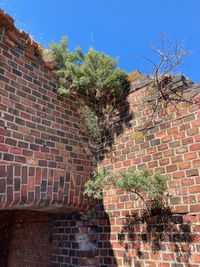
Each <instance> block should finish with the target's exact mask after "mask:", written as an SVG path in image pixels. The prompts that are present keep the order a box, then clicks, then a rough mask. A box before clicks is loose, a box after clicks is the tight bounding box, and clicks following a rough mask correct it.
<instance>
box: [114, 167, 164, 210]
mask: <svg viewBox="0 0 200 267" xmlns="http://www.w3.org/2000/svg"><path fill="white" fill-rule="evenodd" d="M166 181H167V178H166V177H165V176H163V175H161V174H160V173H159V172H156V173H155V174H151V173H150V172H149V170H142V171H129V172H123V173H121V175H120V179H119V180H118V181H117V182H116V187H117V188H122V189H125V190H126V191H129V192H134V193H136V194H137V195H138V196H139V197H140V198H141V199H142V200H143V201H145V198H147V199H148V201H151V204H153V205H155V206H156V207H159V206H161V205H162V198H163V193H164V192H165V191H166Z"/></svg>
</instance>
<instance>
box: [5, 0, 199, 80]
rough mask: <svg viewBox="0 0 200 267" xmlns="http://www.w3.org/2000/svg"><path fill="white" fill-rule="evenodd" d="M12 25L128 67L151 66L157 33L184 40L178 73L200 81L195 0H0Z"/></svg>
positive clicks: (45, 42) (147, 68)
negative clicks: (185, 53)
mask: <svg viewBox="0 0 200 267" xmlns="http://www.w3.org/2000/svg"><path fill="white" fill-rule="evenodd" d="M0 7H1V8H3V9H4V10H5V11H6V12H7V13H9V14H10V15H11V16H13V17H14V18H15V21H16V25H17V26H18V27H19V28H22V29H23V30H25V31H27V32H28V33H29V34H30V35H32V36H33V37H34V39H35V40H37V41H38V42H39V43H41V44H42V45H44V46H46V47H48V44H49V43H50V42H51V41H56V42H58V41H59V40H60V38H61V37H62V36H63V35H67V36H68V38H69V42H70V49H73V48H75V47H76V46H78V45H79V46H81V47H82V48H83V49H84V51H85V52H86V51H87V50H88V48H89V47H91V46H92V47H94V48H95V49H97V50H99V51H104V52H105V53H107V54H109V55H111V56H113V57H118V58H119V66H120V67H122V68H123V69H125V70H126V71H128V72H130V71H132V70H135V69H139V70H140V71H141V72H143V73H148V72H149V71H150V70H151V66H150V65H149V63H147V62H146V61H144V60H143V59H142V57H141V55H145V56H147V57H149V58H152V59H156V58H154V55H153V53H152V51H151V50H150V49H149V45H150V44H155V45H156V46H157V47H159V40H160V35H161V34H165V35H166V36H167V37H168V38H169V39H171V40H173V41H177V42H179V41H184V42H185V45H186V48H187V49H188V50H190V51H192V54H191V55H190V56H188V57H187V58H186V59H185V64H184V65H182V66H181V68H180V70H179V72H182V73H184V74H185V75H186V76H188V77H190V78H191V79H193V80H194V81H200V72H199V68H200V45H199V44H200V26H199V25H200V0H190V1H189V0H168V1H167V0H56V1H53V0H0Z"/></svg>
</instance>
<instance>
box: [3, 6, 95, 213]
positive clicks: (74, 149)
mask: <svg viewBox="0 0 200 267" xmlns="http://www.w3.org/2000/svg"><path fill="white" fill-rule="evenodd" d="M0 25H1V28H0V112H1V116H0V208H1V209H9V208H18V207H23V208H34V209H35V208H37V209H40V208H42V209H44V208H45V207H46V208H48V209H49V210H51V209H53V208H54V207H55V208H56V209H57V208H58V207H59V206H60V207H61V208H62V207H63V205H65V208H67V207H68V208H72V209H76V208H77V209H79V210H80V209H81V208H83V207H85V206H86V204H87V203H86V201H85V200H84V199H83V195H82V192H83V189H82V188H83V184H84V182H85V181H86V179H87V178H88V176H89V173H90V171H91V169H92V165H93V162H94V160H93V155H92V153H91V151H90V148H89V146H88V138H87V137H86V136H85V134H84V131H83V130H84V122H83V118H82V115H81V112H80V103H78V102H77V101H76V99H74V98H73V97H69V98H63V97H61V96H59V95H58V94H57V87H58V86H57V84H56V82H55V75H54V73H53V72H52V70H51V65H49V64H47V63H45V62H44V61H43V59H42V57H41V55H40V52H39V49H38V45H37V44H36V43H35V42H34V41H33V40H31V38H30V37H29V36H28V35H27V34H25V33H24V32H22V33H20V31H19V30H18V29H16V28H15V27H14V25H13V20H12V18H10V17H9V16H8V15H5V14H4V13H3V12H2V11H0ZM2 26H4V27H2Z"/></svg>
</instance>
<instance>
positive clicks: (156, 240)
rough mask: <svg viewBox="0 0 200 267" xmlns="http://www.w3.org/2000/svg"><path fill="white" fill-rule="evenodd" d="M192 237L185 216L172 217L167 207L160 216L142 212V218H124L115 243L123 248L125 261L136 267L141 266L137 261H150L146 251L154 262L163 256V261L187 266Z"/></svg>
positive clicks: (189, 224) (189, 225) (130, 216)
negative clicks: (117, 242) (182, 263)
mask: <svg viewBox="0 0 200 267" xmlns="http://www.w3.org/2000/svg"><path fill="white" fill-rule="evenodd" d="M195 238H196V235H195V234H194V233H193V231H192V222H191V221H190V220H189V219H187V215H184V214H174V213H172V211H171V209H170V208H169V207H167V208H163V209H161V210H160V211H159V213H158V212H156V213H154V211H152V212H151V214H149V213H147V212H146V211H143V213H142V214H141V215H139V214H138V213H134V214H132V215H128V216H126V217H125V218H124V221H123V225H122V227H121V231H120V233H118V241H119V243H120V245H121V247H122V248H123V249H124V261H125V262H126V263H127V264H129V265H131V264H133V263H134V266H137V267H140V266H141V264H140V260H148V259H149V255H148V252H150V253H153V254H154V259H157V260H159V259H160V258H159V257H160V253H163V255H162V256H163V257H164V258H163V259H164V260H172V261H173V262H184V263H188V262H189V259H190V257H191V253H192V252H191V245H192V243H193V242H194V241H195ZM167 251H168V252H169V251H170V253H167ZM164 254H165V255H164ZM152 258H153V256H152ZM131 266H132V265H131Z"/></svg>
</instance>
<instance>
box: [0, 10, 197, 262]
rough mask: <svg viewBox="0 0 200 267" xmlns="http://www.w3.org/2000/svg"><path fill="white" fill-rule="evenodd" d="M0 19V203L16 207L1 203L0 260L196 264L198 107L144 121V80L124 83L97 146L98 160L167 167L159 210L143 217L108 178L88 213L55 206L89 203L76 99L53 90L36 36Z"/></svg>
mask: <svg viewBox="0 0 200 267" xmlns="http://www.w3.org/2000/svg"><path fill="white" fill-rule="evenodd" d="M0 25H1V28H0V112H1V116H0V208H1V210H5V209H18V211H15V212H11V211H9V213H5V212H4V211H1V212H0V218H1V223H0V253H1V259H0V266H12V267H13V266H15V265H14V264H18V266H35V267H39V266H45V265H46V266H49V264H51V266H55V267H61V266H63V267H64V266H68V267H69V266H85V267H86V266H91V267H92V266H95V265H96V266H100V267H111V266H112V267H113V266H119V267H120V266H128V265H129V266H136V267H144V266H145V267H197V266H199V265H200V242H199V231H200V230H199V229H200V214H199V210H200V205H199V201H200V177H199V169H200V168H199V167H200V166H199V164H200V161H199V158H200V133H199V126H200V120H199V118H200V113H199V106H190V105H186V104H184V103H183V104H181V105H180V106H179V107H178V108H179V112H178V111H174V110H173V109H172V107H171V108H170V109H169V112H168V115H167V116H164V114H162V112H161V113H160V115H159V117H157V118H155V119H154V120H151V119H149V118H150V115H149V109H148V108H147V107H146V105H145V104H144V102H143V100H144V97H143V94H144V93H145V90H146V88H145V87H143V88H140V89H139V90H134V88H135V84H134V83H133V85H132V87H133V88H132V89H133V90H132V92H131V93H130V94H129V96H128V103H129V104H128V105H127V103H126V104H123V103H120V105H121V113H120V114H119V118H118V120H117V121H116V123H115V124H114V126H113V127H111V129H110V133H109V134H108V135H106V136H105V138H104V142H103V143H102V147H103V148H101V149H100V150H99V151H98V157H99V162H98V163H99V167H101V166H106V168H108V169H109V170H111V171H114V172H116V171H120V170H126V169H128V170H131V169H132V170H135V169H139V170H140V169H144V168H149V169H151V170H153V171H156V170H160V171H161V172H162V173H164V174H165V175H167V176H168V177H169V182H168V188H169V193H170V195H171V196H170V197H169V199H168V204H169V209H170V210H168V212H165V213H164V214H161V215H154V216H151V217H149V216H146V215H145V214H143V208H144V207H143V205H142V203H141V202H140V201H139V200H138V199H137V198H136V196H135V195H133V194H128V193H127V192H124V191H123V190H115V189H114V188H113V187H112V186H111V185H108V186H107V187H106V188H105V189H104V200H103V203H99V205H97V206H95V207H93V211H92V212H91V213H90V215H87V216H86V215H83V214H82V215H80V214H79V215H76V216H75V215H73V216H72V215H60V214H59V213H60V212H61V211H62V212H65V211H66V210H67V212H69V211H74V210H77V211H78V210H79V211H81V210H82V211H83V210H85V209H86V207H88V203H87V201H86V200H85V199H83V195H82V192H83V185H84V183H85V181H86V180H87V179H88V177H89V173H90V172H91V170H92V169H93V168H94V167H95V161H94V158H93V153H92V151H91V149H90V147H89V145H88V143H89V140H88V138H87V137H86V136H85V134H84V123H83V118H82V115H81V111H80V104H79V103H78V102H77V100H76V99H74V98H73V97H70V98H63V97H60V96H58V94H57V84H56V82H55V76H54V74H53V72H52V68H51V65H49V64H47V63H45V62H44V61H43V59H42V57H41V54H40V52H39V50H38V44H36V43H35V42H34V41H32V40H31V39H30V37H29V36H28V35H27V34H26V33H24V32H22V33H21V32H19V31H18V30H17V29H16V28H15V27H14V25H13V20H12V18H10V17H9V16H7V15H5V14H4V13H3V12H2V11H1V10H0ZM2 26H3V27H2ZM135 89H136V88H135ZM194 90H199V87H198V86H197V88H196V89H194V88H193V89H192V91H194ZM148 120H150V122H151V123H150V124H149V127H148V129H144V127H143V125H144V124H145V122H146V121H148ZM19 209H30V210H41V211H44V210H45V211H49V212H57V213H58V215H54V216H53V217H52V216H50V217H51V218H52V219H50V217H49V215H48V214H46V215H45V214H42V213H35V212H31V211H30V212H28V213H26V212H27V211H23V212H22V211H20V210H19ZM39 214H40V215H39ZM77 216H78V217H77ZM84 216H86V217H84ZM88 216H89V217H88ZM108 217H109V218H108ZM43 219H44V221H47V222H43V223H41V221H40V220H43ZM51 220H52V222H51ZM9 222H11V223H9ZM52 224H53V228H51V225H52ZM96 232H97V233H98V236H96V235H97V233H96ZM51 233H52V235H51ZM51 237H52V242H50V241H51ZM49 238H50V239H49ZM44 240H45V241H44ZM37 244H38V246H37ZM43 244H44V246H43ZM40 251H43V253H42V255H43V256H42V257H41V258H37V257H36V255H41V254H39V253H40ZM34 255H35V256H34ZM41 263H42V265H41Z"/></svg>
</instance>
